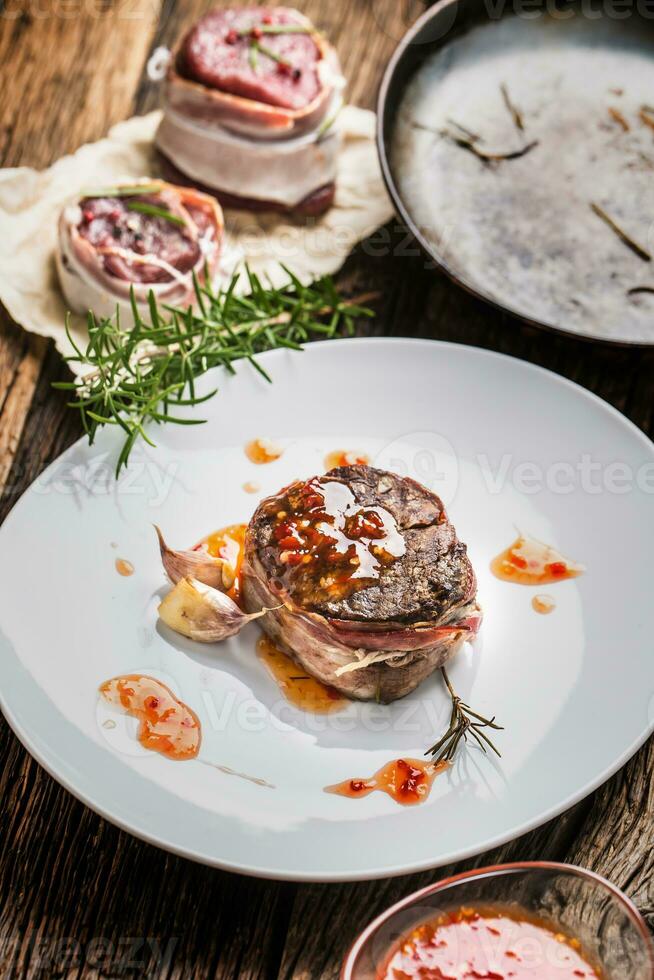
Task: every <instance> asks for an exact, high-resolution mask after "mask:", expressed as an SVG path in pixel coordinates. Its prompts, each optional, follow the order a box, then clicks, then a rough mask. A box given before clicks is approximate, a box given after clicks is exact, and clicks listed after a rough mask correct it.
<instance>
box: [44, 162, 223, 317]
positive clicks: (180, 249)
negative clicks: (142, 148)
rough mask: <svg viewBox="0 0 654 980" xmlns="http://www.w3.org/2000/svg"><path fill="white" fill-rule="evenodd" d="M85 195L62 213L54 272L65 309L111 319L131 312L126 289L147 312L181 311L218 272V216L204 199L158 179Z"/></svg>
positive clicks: (220, 225) (220, 222)
mask: <svg viewBox="0 0 654 980" xmlns="http://www.w3.org/2000/svg"><path fill="white" fill-rule="evenodd" d="M140 186H141V184H133V185H120V186H118V187H116V188H107V189H105V190H104V191H103V190H98V192H97V193H93V192H91V193H89V195H88V196H84V197H82V198H80V199H79V201H78V202H77V203H75V204H72V205H68V206H67V207H66V208H64V210H63V212H62V215H61V218H60V221H59V242H58V254H57V267H58V271H59V277H60V280H61V285H62V288H63V291H64V294H65V297H66V301H67V303H68V305H69V307H70V309H71V310H73V311H75V312H79V313H86V312H87V311H88V310H92V311H93V312H94V313H95V314H96V316H107V317H108V316H112V315H113V313H114V312H115V310H116V305H118V306H119V307H121V308H122V309H124V310H125V311H127V312H131V304H130V290H131V289H132V288H133V289H134V296H135V299H136V303H137V306H139V307H140V308H142V310H143V311H145V310H147V304H148V294H149V292H150V290H152V292H153V293H154V295H155V297H156V298H157V300H161V301H164V302H167V303H171V304H174V305H180V306H184V305H186V304H188V303H190V302H191V301H192V300H193V295H194V289H193V273H194V272H195V274H196V275H197V276H198V278H199V279H200V281H203V280H204V276H205V272H206V270H208V272H209V276H210V278H213V276H214V275H215V273H216V272H217V270H218V262H219V258H220V250H221V244H222V234H223V219H222V212H221V210H220V207H219V205H218V204H217V202H216V201H215V200H214V199H213V198H211V197H209V196H208V195H206V194H201V193H200V192H198V191H196V190H190V189H188V188H184V189H181V188H178V187H175V186H172V185H170V184H166V183H165V182H164V181H148V182H147V184H146V183H143V184H142V187H143V190H142V191H140V190H139V187H140Z"/></svg>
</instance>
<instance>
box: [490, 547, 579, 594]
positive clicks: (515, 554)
mask: <svg viewBox="0 0 654 980" xmlns="http://www.w3.org/2000/svg"><path fill="white" fill-rule="evenodd" d="M490 567H491V571H492V573H493V575H496V576H497V578H499V579H502V580H503V581H504V582H515V583H516V584H517V585H550V584H551V583H552V582H563V581H564V580H565V579H568V578H576V577H577V576H578V575H581V574H582V573H583V572H584V571H585V570H586V569H585V568H584V566H583V565H579V564H577V563H576V562H574V561H570V560H569V559H568V558H564V557H563V555H562V554H560V552H558V551H556V550H555V549H554V548H551V547H550V546H549V545H547V544H543V543H542V541H537V540H536V538H530V537H523V536H522V535H520V537H518V538H516V540H515V541H514V542H513V544H512V545H510V546H509V547H508V548H507V549H506V550H505V551H503V552H502V553H501V554H499V555H498V556H497V558H493V560H492V562H491V566H490Z"/></svg>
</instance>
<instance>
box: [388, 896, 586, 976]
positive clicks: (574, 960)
mask: <svg viewBox="0 0 654 980" xmlns="http://www.w3.org/2000/svg"><path fill="white" fill-rule="evenodd" d="M601 976H602V974H601V973H600V972H598V971H596V969H595V968H594V967H593V966H592V965H591V964H590V963H589V962H588V960H587V959H586V958H585V957H584V956H583V954H582V951H581V944H580V943H579V941H578V940H577V939H576V938H574V937H571V936H568V935H566V934H565V933H562V932H558V931H555V930H554V929H552V928H551V926H550V925H549V923H547V922H546V921H545V920H543V919H540V918H539V917H538V916H536V915H533V914H532V913H530V912H527V911H526V910H522V909H520V908H519V907H518V908H516V907H515V906H511V908H510V909H506V910H505V909H504V908H503V907H502V906H479V907H470V906H464V907H461V908H458V909H457V908H453V909H451V910H449V911H446V912H442V913H441V914H440V915H439V916H438V917H437V918H435V919H433V920H432V921H431V922H425V923H423V924H422V925H421V926H418V928H416V929H414V930H413V931H411V932H409V933H408V934H406V935H404V936H402V937H401V938H400V939H399V940H398V941H397V942H396V943H394V945H393V946H392V947H391V949H390V950H389V952H388V954H387V956H386V962H385V965H384V966H383V968H382V970H381V971H380V972H379V974H378V977H379V980H397V978H399V977H402V978H404V977H406V978H407V980H408V978H409V977H443V978H444V977H448V978H449V977H456V978H458V980H480V978H484V980H512V978H513V980H553V978H554V977H556V980H577V978H578V980H600V978H601Z"/></svg>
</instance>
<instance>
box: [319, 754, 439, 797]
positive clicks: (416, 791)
mask: <svg viewBox="0 0 654 980" xmlns="http://www.w3.org/2000/svg"><path fill="white" fill-rule="evenodd" d="M448 768H449V763H448V762H439V763H437V764H434V763H433V762H425V761H424V759H393V761H392V762H387V763H386V765H385V766H382V768H381V769H378V770H377V772H376V773H374V775H372V776H370V777H369V778H367V779H361V778H359V777H355V778H354V779H346V780H344V782H342V783H336V785H334V786H325V792H326V793H335V794H336V795H337V796H348V797H350V799H359V798H360V797H363V796H368V795H369V794H370V793H372V792H374V791H375V790H379V791H380V792H382V793H387V794H388V795H389V796H390V797H391V799H393V800H395V802H396V803H400V804H401V805H402V806H415V805H416V804H417V803H424V802H425V800H426V799H427V798H428V796H429V794H430V792H431V788H432V785H433V782H434V779H435V778H436V776H437V775H438V774H439V772H443V771H444V770H445V769H448Z"/></svg>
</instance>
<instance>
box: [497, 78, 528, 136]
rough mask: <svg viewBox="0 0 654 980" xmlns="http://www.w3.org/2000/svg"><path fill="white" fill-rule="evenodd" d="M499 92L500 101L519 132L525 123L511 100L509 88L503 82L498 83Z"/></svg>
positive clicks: (522, 130) (522, 129)
mask: <svg viewBox="0 0 654 980" xmlns="http://www.w3.org/2000/svg"><path fill="white" fill-rule="evenodd" d="M500 92H501V94H502V101H503V102H504V105H505V106H506V108H507V111H508V113H509V115H510V116H511V119H512V120H513V125H514V126H515V128H516V129H517V130H518V131H519V132H520V133H522V132H524V128H525V124H524V121H523V119H522V113H521V112H520V110H519V109H518V108H517V106H515V105H514V104H513V102H512V101H511V96H510V95H509V90H508V88H507V86H506V85H505V84H504V83H502V85H500Z"/></svg>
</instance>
